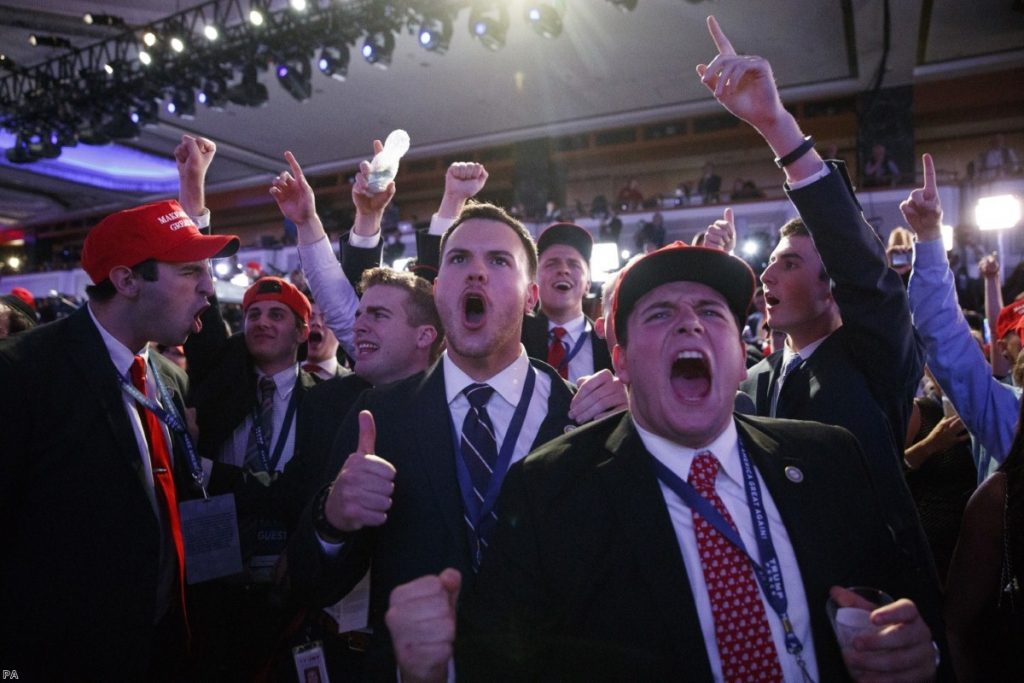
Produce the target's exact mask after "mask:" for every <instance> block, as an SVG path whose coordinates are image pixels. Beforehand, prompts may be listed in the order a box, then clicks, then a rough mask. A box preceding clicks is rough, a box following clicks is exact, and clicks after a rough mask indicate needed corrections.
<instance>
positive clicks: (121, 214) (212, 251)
mask: <svg viewBox="0 0 1024 683" xmlns="http://www.w3.org/2000/svg"><path fill="white" fill-rule="evenodd" d="M236 251H238V237H236V236H235V235H204V234H202V233H201V232H199V228H197V227H196V224H195V223H193V222H192V219H191V218H189V217H188V214H186V213H185V211H184V210H183V209H182V208H181V205H180V204H178V202H176V201H174V200H167V201H162V202H155V203H153V204H144V205H142V206H137V207H135V208H134V209H127V210H125V211H118V212H117V213H114V214H111V215H109V216H107V217H106V218H104V219H103V220H102V221H100V222H99V224H98V225H97V226H96V227H94V228H93V229H92V230H90V231H89V234H88V235H86V238H85V245H84V246H83V247H82V268H84V269H85V272H86V273H88V275H89V278H90V279H91V280H92V281H93V284H99V283H100V282H103V281H104V280H106V279H107V278H109V277H110V271H111V270H113V269H114V268H115V267H117V266H127V267H129V268H132V267H134V266H137V265H139V264H140V263H142V262H143V261H147V260H149V259H154V260H157V261H163V262H164V263H187V262H189V261H204V260H206V259H209V258H223V257H225V256H231V255H232V254H234V253H235V252H236Z"/></svg>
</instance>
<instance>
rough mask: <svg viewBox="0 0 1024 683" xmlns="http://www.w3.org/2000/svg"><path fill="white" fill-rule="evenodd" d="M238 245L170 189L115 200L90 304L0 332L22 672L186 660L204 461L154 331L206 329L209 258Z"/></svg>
mask: <svg viewBox="0 0 1024 683" xmlns="http://www.w3.org/2000/svg"><path fill="white" fill-rule="evenodd" d="M237 249H238V238H237V237H235V236H233V235H218V236H207V235H203V234H201V233H200V232H199V229H198V228H197V226H196V223H195V221H194V220H193V218H191V217H190V216H189V213H186V210H184V209H183V208H182V206H181V205H180V204H179V203H178V202H175V201H161V202H156V203H153V204H147V205H145V206H141V207H137V208H134V209H129V210H126V211H121V212H118V213H115V214H112V215H110V216H108V217H107V218H105V219H104V220H103V221H101V222H100V223H99V224H98V225H96V226H95V227H94V228H93V229H92V230H91V231H90V232H89V233H88V235H87V236H86V239H85V245H84V247H83V251H82V266H83V268H84V269H85V272H86V273H87V274H88V275H89V278H90V280H91V281H92V283H93V284H92V285H90V287H89V291H90V301H89V303H88V304H87V305H85V306H82V307H81V308H80V309H79V310H78V311H76V312H74V313H73V314H72V315H70V316H69V317H67V318H64V319H61V320H59V321H57V322H54V323H52V324H49V325H44V326H41V327H37V328H35V329H34V330H30V331H27V332H25V333H23V334H20V335H18V336H17V337H14V338H12V339H10V340H8V341H6V342H4V343H3V344H2V345H0V385H2V386H3V391H2V392H0V414H2V415H3V420H4V426H3V429H0V546H2V547H3V549H4V550H3V553H0V605H2V607H0V661H2V662H3V665H4V668H6V669H13V670H17V671H18V672H19V674H20V675H21V676H22V677H23V678H25V679H27V680H59V679H65V678H71V679H93V680H96V679H101V680H115V679H131V680H147V679H153V678H155V677H157V676H170V677H175V676H179V675H182V676H184V675H186V674H185V672H186V671H187V669H188V658H187V647H186V641H187V628H188V627H187V624H186V616H185V605H184V603H183V598H184V595H185V586H184V547H183V542H182V531H181V522H180V519H179V516H178V507H177V503H178V502H179V501H182V500H184V499H187V498H191V497H194V496H196V495H199V492H198V489H197V488H196V487H195V486H194V485H190V484H189V482H191V481H193V479H192V476H191V475H194V474H198V475H199V476H201V475H202V471H201V469H198V463H192V462H190V460H191V458H189V457H188V456H187V454H186V449H185V439H186V438H187V435H186V434H185V433H184V432H183V427H184V420H185V418H184V414H185V411H184V405H183V403H182V397H183V396H184V395H185V393H186V386H187V380H186V378H185V375H184V373H182V372H181V371H180V370H179V369H178V368H177V367H176V366H174V365H173V364H172V363H170V362H169V361H167V360H166V359H164V358H163V357H162V356H160V355H159V354H157V353H149V351H148V344H149V342H150V341H154V342H158V343H160V344H166V345H177V344H181V343H182V342H183V341H184V340H185V338H186V337H187V336H188V335H189V334H190V333H193V332H195V331H197V330H198V329H199V327H200V325H201V323H200V320H199V318H200V315H201V314H202V313H203V311H204V310H205V309H206V308H207V307H208V306H209V302H208V298H209V297H210V296H212V294H213V281H212V279H211V277H210V264H209V261H208V259H210V258H218V257H224V256H228V255H231V254H233V253H234V252H235V251H236V250H237ZM139 397H141V398H139ZM165 420H166V421H165ZM197 470H198V471H197Z"/></svg>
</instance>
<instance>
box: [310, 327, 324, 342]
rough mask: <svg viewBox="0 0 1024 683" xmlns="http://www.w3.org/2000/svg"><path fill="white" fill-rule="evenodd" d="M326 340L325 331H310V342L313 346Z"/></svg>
mask: <svg viewBox="0 0 1024 683" xmlns="http://www.w3.org/2000/svg"><path fill="white" fill-rule="evenodd" d="M323 340H324V333H323V332H321V331H320V330H312V331H311V332H310V333H309V343H310V345H312V346H317V345H319V344H320V342H322V341H323Z"/></svg>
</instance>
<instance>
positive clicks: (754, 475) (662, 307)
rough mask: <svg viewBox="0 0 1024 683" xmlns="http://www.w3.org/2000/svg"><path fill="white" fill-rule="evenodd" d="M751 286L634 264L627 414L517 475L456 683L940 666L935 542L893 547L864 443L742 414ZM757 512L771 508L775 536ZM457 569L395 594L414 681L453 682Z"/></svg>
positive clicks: (459, 651)
mask: <svg viewBox="0 0 1024 683" xmlns="http://www.w3.org/2000/svg"><path fill="white" fill-rule="evenodd" d="M679 278H686V280H680V279H679ZM753 282H754V278H753V273H752V272H751V271H750V269H749V267H747V266H746V265H745V264H744V263H743V262H742V261H740V260H739V259H737V258H735V257H732V256H730V255H728V254H725V253H723V252H720V251H717V250H712V249H707V248H702V247H687V246H684V245H678V246H676V245H673V246H669V247H666V248H664V249H663V250H661V251H657V252H654V253H652V254H650V255H649V256H647V257H645V258H644V259H641V260H640V261H638V262H637V263H636V264H635V265H634V266H632V267H630V268H629V269H628V270H627V271H626V273H625V275H624V276H623V279H622V281H621V282H620V285H619V291H618V294H617V298H616V303H615V307H614V314H613V315H614V320H615V329H616V333H617V336H618V346H617V347H616V348H615V351H614V357H615V364H616V370H617V372H618V374H619V376H620V377H621V378H622V379H623V381H624V382H626V383H627V384H628V385H629V390H630V412H629V413H628V414H626V415H624V416H622V417H613V418H610V419H607V420H603V421H599V422H596V423H594V424H592V425H588V426H586V427H583V428H581V429H579V430H577V431H575V432H573V433H571V434H569V435H567V436H565V437H563V438H560V439H557V440H555V441H553V442H551V443H549V444H547V445H546V446H543V447H542V448H541V449H540V450H538V451H536V452H534V453H531V454H530V456H529V457H528V458H526V459H525V460H524V461H522V462H521V463H519V464H517V465H516V466H514V467H513V468H512V470H511V471H510V472H509V476H508V478H507V480H506V483H505V487H504V489H503V492H502V498H501V501H500V506H499V520H500V521H499V525H498V529H497V531H496V534H495V538H494V543H493V545H492V548H491V550H490V552H489V554H488V556H487V557H486V559H485V561H484V564H483V567H482V568H481V571H480V574H479V576H478V577H477V580H476V582H475V584H474V585H473V586H472V587H471V588H469V589H468V590H467V591H466V594H465V596H464V598H463V600H462V604H461V610H460V612H459V616H458V621H459V628H458V632H459V640H458V642H457V643H456V650H455V654H456V661H455V669H456V672H457V675H458V678H459V680H470V681H475V680H481V681H495V680H508V681H520V680H552V681H565V680H580V681H604V680H608V681H613V680H652V681H653V680H684V681H707V680H726V681H744V680H775V681H779V680H801V679H802V677H803V675H804V670H806V672H807V674H808V675H809V676H810V678H811V679H812V680H822V681H835V680H846V679H847V678H848V677H849V676H853V677H854V678H860V677H862V676H866V675H867V674H868V673H869V672H871V673H873V674H875V675H878V676H880V678H879V680H884V678H885V676H886V675H889V674H891V675H893V676H896V675H897V674H898V675H901V676H906V679H905V680H921V681H923V680H931V677H932V676H934V674H935V665H936V661H935V655H936V652H937V651H938V650H937V649H936V648H937V646H933V644H932V641H933V639H937V640H939V641H940V642H941V641H942V628H941V622H940V618H939V588H938V584H937V582H936V581H935V580H934V577H933V575H932V574H931V573H930V571H929V563H928V560H927V557H926V556H924V555H912V554H910V553H908V552H907V551H906V549H904V548H901V547H899V546H897V545H896V544H895V543H894V540H893V538H892V536H891V535H890V533H889V529H888V526H887V523H886V520H885V518H884V516H883V515H882V514H881V513H880V504H879V503H880V501H879V499H878V495H877V493H876V489H875V487H874V483H873V481H872V480H871V477H870V475H869V474H868V470H867V468H866V462H865V459H864V455H863V453H862V452H861V450H860V448H859V446H858V444H857V442H856V441H855V440H854V439H853V437H852V436H851V435H850V434H849V433H848V432H846V431H845V430H841V429H838V428H835V427H828V426H825V425H819V424H811V423H806V424H805V423H798V422H793V421H779V420H773V419H767V418H757V417H743V416H736V415H734V414H733V413H732V404H733V396H734V393H735V389H736V386H737V385H738V384H739V381H740V380H741V379H742V377H743V376H744V373H745V363H744V356H745V354H744V347H743V343H742V340H741V338H740V333H739V330H740V322H741V321H742V320H743V319H744V317H745V314H746V310H747V306H748V302H749V300H750V295H751V293H752V292H753ZM700 463H705V464H709V466H711V467H712V469H711V470H710V473H707V474H701V467H702V465H701V464H700ZM688 473H689V474H688ZM702 477H706V478H707V481H710V486H709V487H708V488H702V487H701V481H700V480H701V478H702ZM687 482H688V483H687ZM752 486H753V487H754V492H751V487H752ZM687 491H689V495H693V496H697V497H698V498H699V499H700V500H701V501H703V504H704V505H710V506H713V507H714V508H715V509H716V510H717V511H718V514H719V515H721V517H723V518H724V519H723V520H722V523H723V524H724V525H725V526H726V527H729V528H731V529H733V530H734V533H736V532H737V531H738V537H739V538H740V539H741V540H740V544H742V548H743V549H740V547H739V546H737V545H733V544H732V543H731V542H730V541H729V540H727V538H728V537H727V536H726V535H721V534H720V533H719V531H718V527H717V525H713V524H710V520H711V517H712V514H710V513H706V512H704V509H703V508H702V507H700V504H698V503H696V502H693V500H692V499H690V498H688V497H687V495H688V492H687ZM716 500H717V502H716ZM722 510H724V511H725V512H723V511H722ZM755 519H764V520H766V521H767V529H766V533H765V536H764V537H762V535H761V534H760V533H759V527H758V525H757V523H756V522H755V521H754V520H755ZM918 533H920V530H919V529H918ZM765 539H766V541H765ZM765 542H766V545H765ZM705 544H708V545H709V547H708V548H707V549H705V547H703V546H704V545H705ZM766 548H767V549H766ZM727 551H729V552H727ZM730 552H731V553H732V555H730ZM748 558H752V560H753V561H756V562H757V563H758V565H759V566H760V567H763V568H764V570H765V572H764V573H765V575H766V578H765V579H764V581H761V580H759V579H758V578H757V577H756V576H755V574H754V571H753V570H752V563H751V559H748ZM772 558H774V559H772ZM455 569H457V568H454V567H453V568H449V569H446V570H445V571H444V572H442V573H441V574H440V575H438V576H426V577H422V578H420V579H418V580H416V581H413V582H410V583H408V584H405V585H403V586H399V587H398V588H396V589H395V591H394V592H393V593H392V598H391V607H390V610H389V613H388V624H389V626H390V628H391V630H392V634H393V637H394V639H395V647H396V653H397V654H398V661H399V664H400V665H401V667H402V673H403V679H404V678H405V677H406V675H408V676H409V677H410V680H431V679H433V680H443V679H444V674H445V672H446V670H447V668H448V663H447V660H446V659H445V657H444V655H445V654H446V652H445V647H444V646H445V645H448V644H450V642H451V636H452V632H453V628H452V622H453V620H454V618H455V603H456V596H457V594H458V589H459V573H458V572H456V571H455ZM776 585H777V586H781V594H782V595H783V603H785V605H786V606H785V607H782V608H778V607H777V605H778V604H779V603H776V602H773V599H772V596H774V595H777V592H778V591H779V589H774V591H773V590H772V589H770V588H769V587H770V586H776ZM853 585H865V586H873V587H877V588H880V589H881V590H883V591H885V592H886V593H889V594H890V595H893V596H896V597H897V598H900V599H899V600H898V601H897V602H895V603H893V604H890V605H886V606H882V607H877V606H873V605H870V604H866V603H860V602H857V601H856V599H855V597H854V595H853V594H852V593H850V592H849V591H845V590H844V589H842V588H839V586H853ZM770 591H771V592H770ZM720 596H724V598H722V597H720ZM766 596H768V597H766ZM830 596H831V597H832V598H833V599H835V600H836V601H837V602H838V603H839V604H840V605H842V606H844V607H862V608H864V609H868V610H870V611H871V619H872V622H873V624H874V625H875V627H876V628H874V629H872V630H873V631H874V632H872V633H871V634H866V633H865V634H861V635H859V636H858V637H857V641H856V647H855V648H854V647H847V648H843V649H842V650H841V649H840V646H839V645H838V643H837V641H836V638H835V637H834V636H833V634H832V631H831V629H830V626H829V620H828V617H827V615H826V610H825V603H826V601H827V600H828V599H829V597H830ZM732 615H737V616H736V617H735V618H733V616H732ZM787 623H788V624H791V632H790V634H787V629H786V627H785V626H784V624H787ZM883 627H884V628H883ZM791 643H792V645H791ZM449 652H450V650H449ZM760 676H764V677H763V678H761V677H760Z"/></svg>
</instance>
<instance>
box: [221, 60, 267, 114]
mask: <svg viewBox="0 0 1024 683" xmlns="http://www.w3.org/2000/svg"><path fill="white" fill-rule="evenodd" d="M227 95H228V101H229V102H231V103H233V104H238V105H241V106H243V107H262V106H263V105H265V104H266V103H267V86H265V85H263V84H262V83H260V81H259V78H258V77H257V74H256V65H255V64H254V63H252V62H249V63H248V64H246V65H245V67H244V68H243V69H242V80H241V82H240V83H238V84H236V85H233V86H231V87H230V88H228V92H227Z"/></svg>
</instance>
